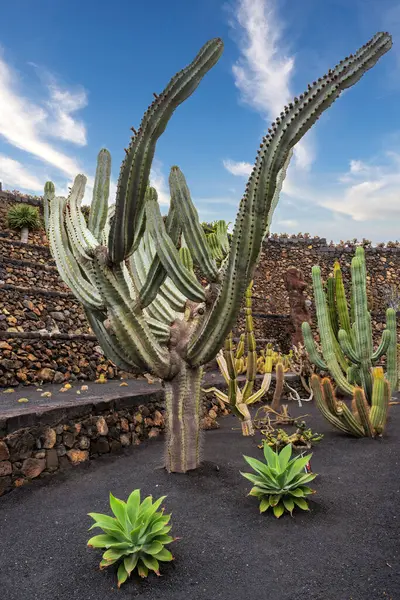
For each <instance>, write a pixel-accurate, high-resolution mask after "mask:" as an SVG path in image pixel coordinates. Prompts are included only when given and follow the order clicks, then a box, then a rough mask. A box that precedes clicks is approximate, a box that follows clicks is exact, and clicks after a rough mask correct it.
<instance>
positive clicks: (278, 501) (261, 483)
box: [241, 444, 317, 519]
mask: <svg viewBox="0 0 400 600" xmlns="http://www.w3.org/2000/svg"><path fill="white" fill-rule="evenodd" d="M291 455H292V445H291V444H288V445H287V446H285V447H284V448H283V449H282V450H281V451H280V452H279V453H278V452H274V451H273V450H272V448H270V447H269V446H268V445H267V444H264V457H265V461H266V462H265V463H264V462H261V461H260V460H257V459H256V458H251V457H250V456H244V457H243V458H244V459H245V461H246V462H247V463H248V464H249V465H250V467H251V468H252V469H253V470H254V471H255V472H256V475H254V474H253V473H241V474H242V475H243V477H246V479H248V480H249V481H251V483H253V484H254V487H252V488H251V490H250V493H249V496H256V497H257V498H259V499H260V512H265V511H266V510H268V509H269V508H272V510H273V513H274V515H275V517H277V518H278V519H279V517H281V516H282V515H283V513H284V512H285V511H287V512H289V513H290V514H292V512H293V510H294V508H295V507H296V506H298V507H299V508H301V509H302V510H309V508H308V504H307V499H306V498H307V496H309V495H310V494H314V493H315V491H314V490H312V489H311V488H309V487H307V486H306V483H309V482H310V481H312V480H313V479H315V477H316V476H317V475H316V474H315V473H306V472H305V471H304V469H305V467H306V465H307V464H308V463H309V462H310V459H311V456H312V454H307V456H295V457H293V458H292V459H291V458H290V457H291Z"/></svg>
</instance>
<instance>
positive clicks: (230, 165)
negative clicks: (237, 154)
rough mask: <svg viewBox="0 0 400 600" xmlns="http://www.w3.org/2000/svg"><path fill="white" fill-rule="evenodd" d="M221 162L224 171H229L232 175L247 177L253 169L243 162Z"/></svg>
mask: <svg viewBox="0 0 400 600" xmlns="http://www.w3.org/2000/svg"><path fill="white" fill-rule="evenodd" d="M222 162H223V165H224V167H225V169H226V170H227V171H229V173H232V175H240V176H243V177H248V176H249V175H250V173H251V171H252V169H253V165H251V164H250V163H248V162H244V161H240V162H237V161H235V160H224V161H222Z"/></svg>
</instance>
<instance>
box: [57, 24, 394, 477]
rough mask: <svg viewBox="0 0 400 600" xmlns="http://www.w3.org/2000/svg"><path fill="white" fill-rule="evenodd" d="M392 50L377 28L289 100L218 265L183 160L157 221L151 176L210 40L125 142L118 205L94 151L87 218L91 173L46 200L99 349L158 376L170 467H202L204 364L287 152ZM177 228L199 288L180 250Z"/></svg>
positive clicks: (238, 288) (66, 269)
mask: <svg viewBox="0 0 400 600" xmlns="http://www.w3.org/2000/svg"><path fill="white" fill-rule="evenodd" d="M390 47H391V38H390V36H389V35H388V34H386V33H378V34H377V35H375V36H374V37H373V38H372V40H371V41H370V42H368V44H366V45H365V46H363V47H362V48H361V49H360V50H359V51H358V52H357V53H356V54H355V55H354V56H353V55H351V56H350V57H347V58H346V59H345V60H343V61H341V63H340V64H339V65H337V66H336V67H335V68H334V69H333V70H330V71H329V72H328V74H327V75H325V76H324V77H323V78H321V79H319V80H318V81H316V82H314V83H313V84H312V85H310V86H309V87H308V89H307V90H306V91H305V93H304V94H302V95H301V96H300V97H299V98H295V100H294V102H293V103H290V104H289V105H288V106H286V107H284V110H283V112H282V113H281V115H280V116H279V117H278V118H277V119H276V121H275V122H274V123H273V124H272V126H271V129H270V130H269V132H268V134H267V135H266V136H265V137H264V139H263V141H262V143H261V145H260V148H259V150H258V153H257V158H256V161H255V165H254V168H253V171H252V173H251V175H250V178H249V181H248V184H247V186H246V191H245V194H244V196H243V198H242V200H241V202H240V207H239V212H238V215H237V218H236V223H235V226H234V230H233V233H232V237H231V241H230V245H229V252H228V254H227V257H226V258H225V260H224V261H223V262H222V264H221V266H220V267H218V265H217V263H216V261H215V260H214V257H213V254H212V252H211V250H210V247H209V244H208V243H207V239H206V236H205V233H204V230H203V228H202V226H201V224H200V221H199V218H198V214H197V211H196V209H195V207H194V205H193V203H192V200H191V197H190V193H189V189H188V186H187V184H186V181H185V178H184V176H183V174H182V173H181V171H180V170H179V168H178V167H173V168H172V170H171V174H170V178H169V185H170V192H171V204H170V208H169V212H168V215H167V217H166V219H165V221H164V219H163V218H162V216H161V213H160V207H159V204H158V202H157V193H156V191H155V190H154V189H153V188H151V187H149V175H150V169H151V164H152V159H153V155H154V152H155V147H156V142H157V139H158V138H159V136H160V135H161V134H162V132H163V131H164V129H165V128H166V126H167V123H168V121H169V119H170V117H171V115H172V113H173V112H174V110H175V109H176V108H177V107H178V105H179V104H181V103H182V102H183V101H184V100H185V99H186V98H188V96H190V94H191V93H192V92H193V91H194V90H195V89H196V88H197V86H198V85H199V83H200V81H201V79H202V78H203V76H204V75H205V74H206V73H207V71H208V70H209V69H210V68H211V67H212V66H213V65H214V64H215V63H216V62H217V60H218V59H219V57H220V55H221V53H222V49H223V44H222V41H221V40H220V39H214V40H211V41H209V42H207V43H206V44H205V46H203V48H202V49H201V50H200V52H199V54H198V55H197V56H196V58H195V59H194V61H193V62H192V63H191V64H190V65H189V66H187V67H186V68H184V69H183V70H182V71H180V72H179V73H178V74H177V75H175V77H173V78H172V80H171V81H170V83H169V84H168V85H167V87H166V88H165V90H164V91H163V92H162V93H161V94H159V95H156V98H155V100H154V102H153V103H152V105H151V106H150V107H149V108H148V110H147V111H146V113H145V115H144V117H143V120H142V123H141V125H140V127H139V129H138V131H136V130H134V131H133V133H134V135H133V137H132V139H131V141H130V143H129V146H128V148H127V149H126V156H125V159H124V161H123V163H122V167H121V171H120V176H119V180H118V186H117V194H116V202H115V205H112V206H111V207H110V209H108V195H109V181H110V163H111V158H110V154H109V153H108V151H107V150H102V151H101V152H100V155H99V158H98V166H97V171H96V177H95V184H94V192H93V202H92V207H91V212H90V220H89V226H88V227H86V224H85V220H84V218H83V216H82V212H81V210H80V203H81V200H82V198H83V194H84V188H85V183H86V178H85V177H84V176H83V175H78V176H77V178H76V179H75V183H74V185H73V188H72V190H71V193H70V195H69V197H68V199H65V198H54V199H53V200H52V201H51V216H50V232H49V237H50V243H51V248H52V253H53V256H54V258H55V261H56V263H57V267H58V269H59V272H60V274H61V276H62V278H63V279H64V281H65V282H66V283H67V284H68V285H69V287H70V288H71V290H72V291H73V293H74V294H75V296H76V297H77V298H78V299H79V300H80V301H81V302H82V304H83V305H84V307H85V310H86V314H87V316H88V319H89V322H90V325H91V327H92V329H93V331H94V333H95V334H96V335H97V337H98V338H99V342H100V344H101V346H102V348H103V350H104V353H105V354H106V356H107V357H108V358H110V359H111V360H112V361H113V362H114V363H115V364H117V365H118V366H119V367H121V368H122V369H123V370H125V371H133V372H136V373H138V372H139V373H140V372H148V373H152V374H154V375H155V376H157V377H160V378H161V379H163V381H164V385H165V397H166V409H167V416H166V422H167V443H166V446H167V449H166V468H167V469H168V471H173V472H186V471H188V470H190V469H195V468H197V467H198V466H199V464H200V447H201V445H200V431H201V430H200V421H201V399H200V390H201V377H202V366H203V365H204V364H206V363H208V362H209V361H210V360H212V359H213V358H215V356H216V354H217V352H218V351H219V350H220V348H222V346H223V344H224V341H225V339H226V337H227V336H228V334H229V332H230V331H231V330H232V328H233V326H234V324H235V322H236V318H237V315H238V313H239V310H240V307H241V303H242V301H243V296H244V293H245V290H246V288H247V286H248V285H249V283H250V281H251V280H252V278H253V273H254V269H255V266H256V263H257V260H258V257H259V255H260V252H261V248H262V244H263V240H264V238H265V235H266V233H267V232H268V230H269V225H270V222H271V217H272V214H273V211H274V209H275V207H276V204H277V202H278V198H279V193H280V190H281V187H282V183H283V180H284V178H285V174H286V170H287V167H288V164H289V161H290V157H291V153H292V148H293V146H295V144H297V142H298V141H299V140H300V139H301V138H302V137H303V135H304V134H305V133H306V132H307V131H308V130H309V129H310V127H311V126H312V125H313V124H314V123H315V122H316V120H317V119H318V118H319V117H320V116H321V114H322V113H323V112H324V111H325V110H326V109H327V108H328V107H329V106H330V105H331V104H332V103H333V102H334V100H336V98H338V97H339V95H340V94H341V92H342V91H343V90H344V89H346V88H348V87H349V86H351V85H353V84H354V83H356V82H357V81H358V80H359V79H360V78H361V76H362V75H363V74H364V73H365V72H366V71H367V70H368V69H370V68H371V67H372V66H373V65H374V64H375V63H376V62H377V61H378V59H379V58H380V57H381V56H382V55H383V54H385V53H386V52H387V51H388V50H389V48H390ZM182 234H183V236H184V238H185V240H186V243H187V245H188V248H189V250H190V254H191V257H192V259H193V262H194V265H195V266H196V272H199V274H200V275H201V276H202V279H203V280H204V279H205V280H207V281H208V282H209V284H208V285H207V287H203V285H201V283H200V282H199V281H198V280H197V279H196V277H195V275H194V273H193V272H192V271H190V270H188V269H187V268H186V267H185V265H184V264H183V262H182V260H181V257H180V255H179V251H178V248H179V244H180V239H181V236H182Z"/></svg>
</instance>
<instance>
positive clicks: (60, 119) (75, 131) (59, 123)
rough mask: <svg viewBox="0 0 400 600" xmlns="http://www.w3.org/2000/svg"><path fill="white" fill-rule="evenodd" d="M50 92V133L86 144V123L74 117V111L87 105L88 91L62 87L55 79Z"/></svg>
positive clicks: (53, 135)
mask: <svg viewBox="0 0 400 600" xmlns="http://www.w3.org/2000/svg"><path fill="white" fill-rule="evenodd" d="M49 92H50V100H49V101H48V102H47V106H48V108H49V112H50V119H49V120H50V123H48V132H49V134H50V135H51V136H52V137H55V138H60V139H62V140H65V141H67V142H72V143H74V144H77V145H78V146H85V145H86V143H87V140H86V127H85V124H84V123H83V121H79V120H77V119H76V118H74V113H76V112H77V111H79V110H82V109H83V108H85V106H87V94H86V91H85V90H84V89H78V90H76V91H71V90H67V89H62V88H60V87H59V86H58V85H57V83H56V82H55V81H53V83H51V85H50V86H49Z"/></svg>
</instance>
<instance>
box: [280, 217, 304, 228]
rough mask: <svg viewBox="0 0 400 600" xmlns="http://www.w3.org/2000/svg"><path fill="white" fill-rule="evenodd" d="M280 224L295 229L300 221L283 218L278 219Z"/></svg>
mask: <svg viewBox="0 0 400 600" xmlns="http://www.w3.org/2000/svg"><path fill="white" fill-rule="evenodd" d="M278 225H281V226H282V227H289V229H294V228H295V227H298V225H299V223H298V221H295V219H281V220H280V221H278Z"/></svg>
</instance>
